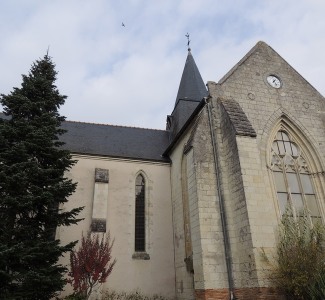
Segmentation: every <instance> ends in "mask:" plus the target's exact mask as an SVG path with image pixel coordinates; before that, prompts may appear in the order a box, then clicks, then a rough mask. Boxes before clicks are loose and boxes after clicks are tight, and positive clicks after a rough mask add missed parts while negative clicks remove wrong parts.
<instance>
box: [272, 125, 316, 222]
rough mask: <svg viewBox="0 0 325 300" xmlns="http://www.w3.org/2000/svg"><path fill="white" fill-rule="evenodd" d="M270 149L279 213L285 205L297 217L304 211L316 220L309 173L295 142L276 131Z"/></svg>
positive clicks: (283, 133)
mask: <svg viewBox="0 0 325 300" xmlns="http://www.w3.org/2000/svg"><path fill="white" fill-rule="evenodd" d="M271 151H272V152H271V169H272V171H273V174H274V179H275V185H276V190H277V196H278V202H279V209H280V212H281V215H282V214H283V213H284V212H285V210H286V207H287V206H288V205H289V206H290V207H291V209H292V210H293V212H294V213H295V214H296V215H297V216H299V215H300V214H301V213H302V212H303V210H307V211H308V212H309V214H310V217H311V218H312V219H319V220H320V213H319V209H318V205H317V199H316V194H315V190H314V187H313V183H312V175H311V173H310V169H309V166H308V164H307V162H306V159H305V158H304V154H303V153H302V151H301V149H300V147H299V145H298V144H296V143H295V142H294V141H293V140H292V139H291V137H290V134H289V133H288V132H286V131H285V130H279V131H278V132H277V134H276V136H275V138H274V140H273V144H272V150H271Z"/></svg>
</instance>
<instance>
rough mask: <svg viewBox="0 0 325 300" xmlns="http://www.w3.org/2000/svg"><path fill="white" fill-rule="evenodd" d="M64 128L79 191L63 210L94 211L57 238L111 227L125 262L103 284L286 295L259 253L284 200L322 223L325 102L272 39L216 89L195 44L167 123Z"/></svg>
mask: <svg viewBox="0 0 325 300" xmlns="http://www.w3.org/2000/svg"><path fill="white" fill-rule="evenodd" d="M94 121H95V120H94ZM63 127H64V128H65V129H67V130H68V132H67V133H65V135H64V136H63V137H62V139H63V141H64V142H65V143H66V145H65V147H66V148H67V149H69V150H70V151H71V152H72V153H73V157H74V159H76V160H77V161H78V162H77V163H76V164H75V166H74V167H73V168H72V170H71V172H70V173H69V177H70V178H72V179H73V180H74V181H75V182H78V186H77V190H76V192H75V193H74V194H73V195H72V196H71V200H70V202H68V204H67V205H65V207H62V208H63V210H64V209H67V210H68V209H71V208H73V207H79V206H84V207H85V208H84V210H83V211H82V213H81V214H80V217H82V218H84V220H83V221H81V222H80V223H79V224H78V225H74V226H70V227H62V228H60V229H58V231H57V237H58V238H60V239H61V240H62V242H63V243H66V242H68V241H71V240H77V239H80V238H81V236H82V234H85V233H86V232H87V231H89V230H91V231H92V232H94V233H99V234H100V233H102V232H104V233H105V232H108V231H109V232H110V235H111V237H112V238H114V239H115V244H114V247H113V251H112V255H113V257H114V258H116V259H117V263H116V265H115V267H114V269H113V272H112V274H111V275H110V276H109V277H108V280H107V282H106V283H105V284H103V286H102V287H101V288H102V290H105V289H113V290H116V291H133V290H136V289H138V290H140V291H141V292H143V293H144V294H155V293H157V294H161V295H163V296H165V297H169V298H170V299H179V300H181V299H182V300H192V299H198V300H203V299H206V300H207V299H225V300H226V299H227V300H228V299H247V300H248V299H249V300H251V299H269V300H275V299H281V296H280V295H278V294H277V292H276V290H274V289H273V288H272V286H271V284H270V282H269V281H268V279H267V274H266V272H265V263H264V262H263V260H262V258H261V251H262V249H264V251H266V252H267V253H271V252H272V249H274V246H275V243H276V233H277V228H278V224H279V222H280V218H281V215H282V214H283V213H284V210H285V207H286V206H287V205H291V206H292V209H293V211H299V210H300V209H302V208H306V209H307V210H308V212H309V214H310V218H311V220H324V216H325V202H324V199H325V180H324V171H325V169H324V166H325V147H324V145H325V101H324V97H323V96H322V95H320V93H319V92H318V91H317V90H316V89H315V88H314V87H313V86H312V85H310V83H308V82H307V81H306V80H305V79H304V78H303V77H302V76H301V75H300V74H298V73H297V72H296V71H295V69H293V68H292V67H291V66H290V65H289V64H288V63H287V62H286V61H285V60H284V59H283V58H282V57H281V56H280V55H279V54H278V53H277V52H276V51H274V50H273V49H272V48H271V47H270V46H268V45H267V44H266V43H264V42H258V43H257V44H256V45H255V46H254V47H253V48H252V49H251V50H250V51H249V52H248V53H247V54H246V55H245V56H244V57H243V58H242V59H241V60H240V61H239V62H238V63H237V64H236V65H235V66H234V67H233V68H232V69H231V70H230V71H229V72H228V73H227V74H226V75H225V76H224V77H223V78H221V79H220V80H219V81H218V82H213V81H208V82H207V84H205V83H204V82H203V80H202V77H201V74H200V72H199V69H198V67H197V65H196V63H195V61H194V58H193V56H192V53H191V50H190V49H189V50H188V55H187V58H186V63H185V67H184V71H183V74H182V77H181V81H180V85H179V90H178V93H177V97H176V101H175V106H174V107H173V108H171V114H170V115H168V116H167V122H166V129H165V130H155V129H144V128H134V127H124V126H113V125H104V124H90V123H82V122H71V121H66V122H64V123H63ZM62 262H63V263H65V264H68V263H69V259H68V258H65V259H64V260H63V261H62ZM70 291H71V290H70ZM70 291H68V290H67V291H66V292H67V293H68V292H70Z"/></svg>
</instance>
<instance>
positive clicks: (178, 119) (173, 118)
mask: <svg viewBox="0 0 325 300" xmlns="http://www.w3.org/2000/svg"><path fill="white" fill-rule="evenodd" d="M188 45H189V43H188ZM207 95H208V91H207V89H206V87H205V84H204V82H203V79H202V77H201V74H200V72H199V69H198V67H197V66H196V63H195V61H194V58H193V56H192V53H191V49H190V48H188V54H187V58H186V62H185V66H184V70H183V74H182V78H181V82H180V84H179V88H178V93H177V97H176V101H175V106H174V110H173V112H172V114H171V115H170V116H167V126H166V128H167V130H169V131H170V132H171V138H172V139H173V138H174V137H175V136H176V134H177V133H178V132H179V131H180V130H181V128H182V127H183V126H184V124H185V123H186V121H187V120H188V118H189V117H190V116H191V115H192V113H193V112H194V110H195V108H196V107H197V106H198V104H199V103H200V101H201V100H202V99H203V98H204V97H206V96H207Z"/></svg>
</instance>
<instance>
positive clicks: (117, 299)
mask: <svg viewBox="0 0 325 300" xmlns="http://www.w3.org/2000/svg"><path fill="white" fill-rule="evenodd" d="M102 300H169V299H168V298H166V297H163V296H161V295H157V294H155V295H152V296H148V295H144V294H143V293H141V292H140V291H138V290H137V291H134V292H130V293H127V292H116V291H107V292H105V293H104V295H103V298H102Z"/></svg>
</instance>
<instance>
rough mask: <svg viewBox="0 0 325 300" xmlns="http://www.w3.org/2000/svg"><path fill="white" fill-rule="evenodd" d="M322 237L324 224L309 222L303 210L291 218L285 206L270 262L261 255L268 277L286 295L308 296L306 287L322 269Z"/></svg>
mask: <svg viewBox="0 0 325 300" xmlns="http://www.w3.org/2000/svg"><path fill="white" fill-rule="evenodd" d="M324 241H325V230H324V226H323V225H322V224H320V223H316V224H314V225H313V224H312V223H311V221H310V219H309V217H308V215H307V213H306V212H305V213H303V214H302V216H300V217H297V218H294V217H293V214H292V212H290V209H288V211H287V213H286V214H284V215H283V217H282V220H281V224H280V227H279V237H278V242H277V245H276V255H275V257H274V262H272V263H271V261H270V260H269V259H268V258H267V257H266V256H264V258H266V259H267V261H268V262H269V264H270V266H271V271H270V279H271V280H272V281H273V282H274V283H275V284H276V286H277V287H278V288H279V289H280V290H282V291H283V292H284V294H285V295H286V296H287V298H288V299H296V300H298V299H311V296H310V289H311V287H315V286H316V282H317V281H319V278H320V277H319V276H320V274H322V272H324V270H325V269H324V264H325V252H324V247H323V245H324ZM315 299H321V298H315Z"/></svg>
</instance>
